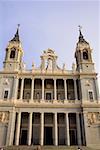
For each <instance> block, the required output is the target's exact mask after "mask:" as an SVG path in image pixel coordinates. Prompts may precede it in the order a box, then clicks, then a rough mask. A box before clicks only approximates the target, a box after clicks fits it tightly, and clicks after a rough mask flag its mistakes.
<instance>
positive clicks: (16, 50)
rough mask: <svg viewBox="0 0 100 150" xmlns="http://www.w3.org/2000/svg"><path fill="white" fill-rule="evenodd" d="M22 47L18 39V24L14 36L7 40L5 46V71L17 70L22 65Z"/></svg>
mask: <svg viewBox="0 0 100 150" xmlns="http://www.w3.org/2000/svg"><path fill="white" fill-rule="evenodd" d="M22 56H23V49H22V46H21V42H20V39H19V25H18V28H17V31H16V33H15V35H14V37H13V38H12V39H11V40H10V41H9V43H8V46H7V48H6V55H5V60H4V62H3V64H4V67H3V68H4V70H5V71H18V70H20V69H21V66H22Z"/></svg>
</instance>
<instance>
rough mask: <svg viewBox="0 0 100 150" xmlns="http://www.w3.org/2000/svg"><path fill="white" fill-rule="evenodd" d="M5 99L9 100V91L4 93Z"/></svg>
mask: <svg viewBox="0 0 100 150" xmlns="http://www.w3.org/2000/svg"><path fill="white" fill-rule="evenodd" d="M4 99H8V90H5V91H4Z"/></svg>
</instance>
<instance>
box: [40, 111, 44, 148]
mask: <svg viewBox="0 0 100 150" xmlns="http://www.w3.org/2000/svg"><path fill="white" fill-rule="evenodd" d="M43 144H44V113H41V137H40V145H41V146H43Z"/></svg>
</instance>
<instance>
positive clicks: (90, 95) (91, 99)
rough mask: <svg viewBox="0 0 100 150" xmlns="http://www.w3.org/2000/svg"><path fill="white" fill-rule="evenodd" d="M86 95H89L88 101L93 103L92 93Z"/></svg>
mask: <svg viewBox="0 0 100 150" xmlns="http://www.w3.org/2000/svg"><path fill="white" fill-rule="evenodd" d="M88 94H89V100H90V101H91V102H93V91H88Z"/></svg>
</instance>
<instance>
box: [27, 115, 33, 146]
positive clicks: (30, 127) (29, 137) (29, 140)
mask: <svg viewBox="0 0 100 150" xmlns="http://www.w3.org/2000/svg"><path fill="white" fill-rule="evenodd" d="M31 139H32V112H31V113H29V126H28V145H31Z"/></svg>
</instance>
